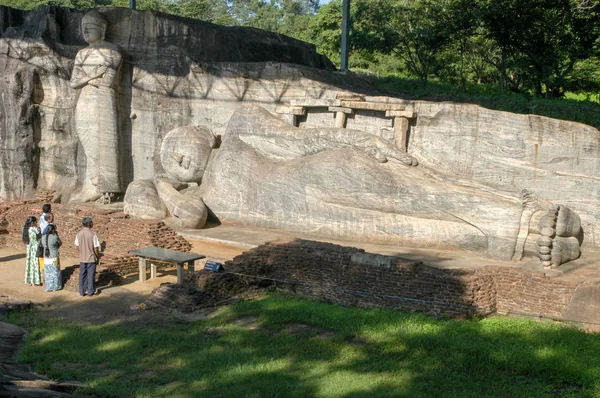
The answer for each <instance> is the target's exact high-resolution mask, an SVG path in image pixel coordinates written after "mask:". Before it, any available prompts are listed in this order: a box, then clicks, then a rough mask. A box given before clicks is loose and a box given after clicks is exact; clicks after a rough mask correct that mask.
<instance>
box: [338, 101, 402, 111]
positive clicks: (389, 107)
mask: <svg viewBox="0 0 600 398" xmlns="http://www.w3.org/2000/svg"><path fill="white" fill-rule="evenodd" d="M341 106H343V107H345V108H353V109H364V110H369V111H381V112H386V111H403V110H404V109H405V108H406V107H405V106H404V105H400V104H386V103H382V102H363V101H344V100H342V104H341Z"/></svg>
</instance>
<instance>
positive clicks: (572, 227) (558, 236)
mask: <svg viewBox="0 0 600 398" xmlns="http://www.w3.org/2000/svg"><path fill="white" fill-rule="evenodd" d="M540 230H541V237H540V239H539V240H538V247H539V256H540V259H541V260H542V265H543V266H544V267H558V266H559V265H561V264H564V263H566V262H568V261H572V260H576V259H577V258H579V256H580V255H581V250H580V242H579V235H580V234H581V219H580V218H579V215H578V214H577V213H575V212H574V211H572V210H571V209H569V208H568V207H566V206H563V205H552V206H550V209H549V210H548V214H546V215H545V216H544V217H542V219H541V220H540Z"/></svg>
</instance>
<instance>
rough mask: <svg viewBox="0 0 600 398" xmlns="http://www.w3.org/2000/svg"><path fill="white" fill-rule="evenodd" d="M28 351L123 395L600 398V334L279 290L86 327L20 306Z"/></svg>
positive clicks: (34, 360) (68, 374)
mask: <svg viewBox="0 0 600 398" xmlns="http://www.w3.org/2000/svg"><path fill="white" fill-rule="evenodd" d="M9 321H10V322H13V323H17V324H20V325H22V326H24V327H26V328H27V329H28V330H29V331H30V334H29V337H28V341H27V344H26V346H25V347H24V349H23V350H22V351H21V354H20V359H21V360H22V361H24V362H27V363H31V364H33V365H34V367H35V369H36V371H38V372H43V373H45V374H47V375H49V376H50V377H52V378H56V379H65V380H80V381H83V382H85V383H87V384H88V385H89V386H90V389H89V390H85V391H81V393H88V394H94V395H99V396H118V397H237V398H241V397H555V396H560V397H598V396H600V334H586V333H584V332H582V331H579V330H577V329H574V328H569V327H565V326H562V325H560V324H556V323H550V322H535V321H532V320H524V319H516V318H502V317H493V318H488V319H483V320H472V321H453V320H435V319H433V318H429V317H426V316H423V315H418V314H407V313H401V312H394V311H385V310H363V309H355V308H344V307H339V306H335V305H329V304H323V303H317V302H313V301H309V300H304V299H299V298H297V297H295V296H290V295H283V294H273V295H270V296H267V297H266V298H264V299H262V300H255V301H248V302H243V303H240V304H237V305H234V306H232V307H230V308H227V309H223V310H221V311H220V312H219V313H218V314H217V315H216V316H215V317H213V318H211V319H209V320H205V321H197V322H192V323H189V322H184V321H177V320H170V321H168V322H151V323H149V324H147V325H141V324H139V323H132V324H127V323H111V324H103V325H80V324H74V323H67V322H65V321H61V320H58V319H46V318H44V317H41V316H39V313H36V312H30V313H21V314H16V315H13V316H12V317H11V318H10V320H9Z"/></svg>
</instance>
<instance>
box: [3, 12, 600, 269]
mask: <svg viewBox="0 0 600 398" xmlns="http://www.w3.org/2000/svg"><path fill="white" fill-rule="evenodd" d="M99 12H100V13H101V14H102V15H103V17H104V18H105V19H106V20H107V21H108V25H107V31H106V41H107V42H109V43H112V44H113V45H115V46H117V47H118V48H119V51H120V53H121V54H122V60H123V61H122V64H121V68H120V71H119V74H118V81H117V82H115V87H118V89H117V90H116V94H115V95H116V100H115V101H116V106H117V127H118V132H119V138H118V140H119V141H118V142H119V148H120V149H121V154H120V157H119V158H120V164H119V173H120V178H121V181H122V183H123V188H124V187H125V186H126V185H129V184H130V183H131V182H132V181H136V180H144V179H147V180H152V179H155V178H158V179H161V178H164V177H169V178H171V179H176V180H178V181H182V180H183V179H188V177H185V176H183V175H182V174H178V173H179V171H181V170H178V168H180V164H181V165H183V164H184V163H186V162H184V160H185V159H186V156H189V157H190V158H192V156H194V155H195V154H194V152H193V151H190V152H189V153H188V152H186V154H185V156H179V155H181V154H179V155H178V151H180V152H181V149H173V148H170V149H167V148H163V144H165V142H168V141H169V140H167V139H165V137H167V136H168V132H169V131H171V130H173V129H174V128H179V127H182V126H205V127H206V128H208V129H210V131H212V132H213V133H214V134H216V135H217V136H219V135H220V136H223V142H224V145H223V147H222V148H221V149H215V150H213V151H212V154H211V157H212V160H211V158H208V159H209V160H208V161H209V163H208V170H209V171H210V173H208V174H209V176H208V180H207V181H202V183H201V188H200V189H196V188H190V189H189V190H185V191H181V192H178V191H177V189H175V188H174V185H173V184H172V183H169V182H167V181H164V180H162V182H161V184H160V186H161V188H160V189H158V192H159V193H160V198H161V201H162V202H164V203H165V204H166V205H167V206H166V207H167V208H169V211H170V213H171V214H172V215H173V216H174V217H175V218H177V217H181V216H184V215H185V214H188V213H187V212H189V214H188V215H186V216H184V217H188V216H189V217H190V220H193V221H189V222H191V223H192V224H194V223H195V224H197V225H201V223H202V219H203V218H204V215H203V214H204V213H205V209H204V205H203V204H201V203H202V200H206V203H207V204H208V205H209V208H210V209H211V210H213V211H214V212H215V213H217V216H219V217H221V218H223V219H230V220H236V221H240V222H244V223H251V224H257V225H262V226H272V227H276V228H288V229H291V230H302V231H309V232H312V233H318V234H322V235H326V236H335V237H340V238H348V239H360V240H365V239H374V240H376V241H380V242H387V243H392V244H415V245H420V246H436V247H446V248H448V247H463V248H467V249H473V250H484V251H488V252H489V253H491V254H493V255H495V256H498V257H502V258H515V259H516V258H518V257H519V255H520V253H521V252H522V253H524V254H536V253H537V254H539V255H544V256H547V255H550V256H554V257H553V258H554V259H558V258H561V260H560V262H562V261H563V259H564V258H573V257H574V256H576V255H578V248H579V244H580V243H581V240H582V239H583V247H585V246H586V245H591V246H596V247H598V246H600V241H599V239H598V237H597V236H599V232H598V225H600V224H599V222H600V205H599V202H600V201H599V200H598V199H599V196H600V180H598V177H597V175H596V173H597V170H598V169H599V168H600V133H599V132H598V130H596V129H594V128H592V127H589V126H584V125H581V124H577V123H570V122H564V121H558V120H553V119H548V118H543V117H539V116H531V115H514V114H510V113H505V112H497V111H491V110H486V109H484V108H480V107H478V106H474V105H464V104H452V103H430V102H421V101H407V100H403V99H400V98H391V97H385V96H381V95H378V92H377V91H376V90H374V89H373V88H372V87H371V86H370V85H369V84H368V82H366V81H365V80H362V79H355V78H353V76H352V74H343V75H342V74H336V73H335V72H333V71H331V70H330V68H331V64H330V63H328V61H326V60H325V59H324V58H323V57H321V56H319V55H318V54H316V52H315V51H314V47H313V46H311V45H308V44H306V43H302V42H299V41H296V40H294V39H290V38H286V37H284V36H280V35H277V34H272V33H267V32H262V31H259V30H256V29H244V28H225V27H218V26H215V25H211V24H207V23H203V22H199V21H192V20H188V19H185V20H184V19H180V18H175V17H170V16H166V15H161V14H158V15H157V14H154V13H152V12H147V11H146V12H141V11H134V10H128V9H115V8H110V9H99ZM0 14H1V15H0V16H1V17H2V20H3V21H6V23H5V24H4V25H3V26H2V27H0V29H2V30H1V32H2V37H1V38H0V70H2V72H3V73H4V75H5V76H7V78H6V79H5V80H3V81H1V82H0V89H1V90H2V92H3V93H8V94H7V95H8V96H7V99H6V103H7V104H8V105H9V106H8V108H7V109H8V110H7V111H6V112H5V113H3V114H2V115H0V119H1V120H0V121H1V122H2V123H0V165H1V166H2V169H1V171H0V189H1V190H0V197H2V198H15V197H24V196H28V195H31V194H33V191H34V190H35V189H36V188H38V189H51V190H55V191H56V192H57V195H58V196H60V197H62V200H63V201H68V200H69V199H71V198H73V197H77V195H78V194H80V193H81V192H83V191H85V184H87V183H88V179H89V173H88V171H87V170H88V167H89V162H88V157H87V156H86V153H85V151H84V143H83V142H82V140H81V139H80V135H78V134H77V131H76V129H75V127H76V126H77V123H76V117H75V113H76V112H75V109H76V106H77V104H78V96H77V95H78V93H77V91H76V90H75V89H73V88H72V87H70V85H69V83H70V81H71V76H72V72H73V70H72V68H73V64H74V60H75V58H76V55H77V54H78V53H79V52H80V51H82V50H83V49H84V48H85V46H86V45H85V43H84V41H83V40H82V36H81V32H80V22H81V18H82V16H83V13H81V12H78V11H72V10H66V9H61V8H52V7H49V8H48V7H47V8H39V9H38V10H36V11H33V12H28V13H25V12H20V11H16V10H11V9H7V8H0ZM286 62H295V63H296V64H295V65H292V64H290V63H286ZM317 68H321V69H317ZM241 102H243V103H249V104H253V103H254V104H256V103H260V104H261V106H263V107H264V108H265V109H267V110H269V111H274V110H275V109H276V107H278V106H302V107H305V109H306V114H304V115H293V116H292V117H291V118H288V120H289V121H290V123H293V124H294V125H297V126H299V127H302V128H303V129H299V130H290V129H289V127H290V125H289V124H285V123H283V122H282V121H281V120H276V119H273V118H272V116H271V115H269V114H263V113H261V112H262V111H260V112H258V113H257V114H255V115H254V116H253V117H254V118H255V119H256V120H252V119H251V116H252V115H248V117H246V118H243V117H242V116H241V115H240V112H243V111H236V109H237V107H238V105H240V103H241ZM329 107H338V108H339V107H348V108H349V109H353V110H354V113H352V114H347V115H342V114H341V112H338V111H336V112H337V113H340V115H338V116H339V117H337V118H336V112H333V110H335V108H332V109H331V110H330V109H329ZM363 108H364V109H363ZM244 109H249V108H244ZM400 109H407V110H413V111H414V112H413V113H412V114H413V115H416V118H413V119H411V120H410V121H409V122H408V123H403V124H402V125H400V124H397V123H396V122H395V121H394V120H392V119H391V118H386V117H385V115H386V114H385V111H390V110H398V111H399V110H400ZM234 112H236V113H235V115H234ZM399 114H400V113H399ZM232 115H234V117H233V118H232ZM280 116H281V119H283V118H284V116H285V115H280ZM261 118H264V120H261ZM336 125H337V126H338V127H342V126H345V128H346V129H347V130H344V129H339V130H331V131H329V130H328V128H330V127H334V126H336ZM308 128H314V129H308ZM230 133H231V134H232V135H233V136H232V137H228V135H229V134H230ZM281 133H283V135H282V134H281ZM397 140H398V141H399V142H400V143H401V146H403V147H405V148H398V147H397V146H396V144H395V142H396V141H397ZM566 143H568V145H566ZM165 145H166V144H165ZM192 146H193V145H190V147H192ZM209 146H210V145H209ZM198 148H202V151H205V150H207V149H206V147H205V146H204V144H203V143H199V144H198ZM185 149H186V150H189V149H190V148H185ZM399 149H404V150H405V151H406V152H402V151H399ZM208 150H210V148H208ZM175 155H176V156H175ZM161 156H162V157H163V158H161ZM165 156H166V158H165ZM173 156H175V157H173ZM198 156H199V157H200V158H202V159H207V157H206V156H205V155H202V156H200V155H199V154H198ZM388 158H391V159H394V158H396V159H399V160H401V161H402V162H404V163H408V164H413V160H415V162H414V163H417V162H416V161H418V163H419V166H418V167H416V168H414V167H407V166H404V165H403V164H401V163H400V162H396V161H394V160H391V161H389V162H387V163H383V162H384V161H385V160H387V159H388ZM165 159H172V160H174V164H171V165H169V164H167V162H166V160H165ZM180 161H181V163H179V162H180ZM173 167H174V168H173ZM173 170H175V172H174V171H173ZM194 173H195V172H194ZM194 173H192V174H193V175H194V177H193V178H196V174H194ZM173 174H176V175H173ZM206 178H207V175H204V177H203V179H206ZM134 187H135V186H134ZM523 190H528V192H531V195H529V194H527V195H529V196H531V197H533V198H537V200H533V199H532V200H525V199H524V197H522V192H523ZM205 195H206V196H205ZM527 195H525V196H527ZM155 199H156V198H155ZM534 202H535V205H533V204H532V203H534ZM186 203H193V204H192V205H189V204H186ZM551 203H560V204H561V206H562V205H564V209H571V210H573V211H574V212H575V213H576V214H578V215H579V216H580V221H581V230H582V231H583V234H582V233H580V234H579V236H574V235H575V233H574V232H573V231H575V230H579V227H578V226H577V225H576V224H577V223H576V222H575V221H573V220H571V222H570V224H569V226H568V228H567V229H566V231H570V232H567V235H568V236H561V235H560V234H559V233H557V234H556V236H553V237H551V236H550V235H549V234H548V231H547V230H544V231H545V232H543V231H542V228H541V227H540V226H539V225H538V223H539V222H540V220H541V217H540V214H545V212H547V211H548V209H549V207H550V204H551ZM152 206H155V205H152ZM156 206H158V207H159V208H160V206H159V205H158V204H156ZM194 206H197V207H194ZM213 206H214V209H213ZM190 209H191V210H190ZM557 217H558V213H557ZM180 219H181V218H180ZM185 222H188V221H185ZM557 228H558V227H557ZM538 237H541V239H542V243H544V245H542V246H539V245H538ZM558 238H560V239H558ZM563 238H564V239H563ZM548 239H550V241H551V243H554V240H556V243H557V245H553V246H552V247H550V246H547V244H546V242H547V240H548ZM559 242H560V243H559ZM559 246H561V247H562V249H559V250H558V252H557V249H556V248H557V247H559ZM542 248H543V249H542ZM553 250H554V251H553ZM542 251H543V252H544V253H542ZM547 251H549V252H550V253H546V252H547ZM544 261H551V260H544ZM551 265H555V264H554V263H553V262H551Z"/></svg>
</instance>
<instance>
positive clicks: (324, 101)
mask: <svg viewBox="0 0 600 398" xmlns="http://www.w3.org/2000/svg"><path fill="white" fill-rule="evenodd" d="M290 105H292V106H304V107H307V108H323V107H325V108H327V107H330V106H341V105H342V101H341V100H338V99H333V98H319V99H308V98H307V99H295V100H294V99H293V100H291V101H290Z"/></svg>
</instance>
